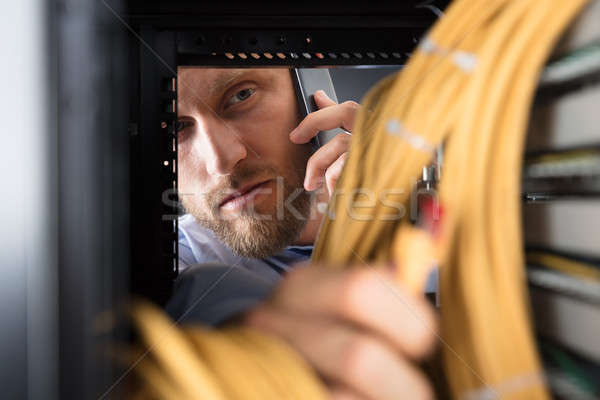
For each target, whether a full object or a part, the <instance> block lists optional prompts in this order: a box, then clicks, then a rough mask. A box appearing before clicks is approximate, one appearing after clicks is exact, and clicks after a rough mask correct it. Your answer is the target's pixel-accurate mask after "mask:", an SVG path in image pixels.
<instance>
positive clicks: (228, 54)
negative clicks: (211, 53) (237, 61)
mask: <svg viewBox="0 0 600 400" xmlns="http://www.w3.org/2000/svg"><path fill="white" fill-rule="evenodd" d="M225 57H227V58H229V59H230V60H233V59H234V58H235V56H234V55H233V54H231V53H225Z"/></svg>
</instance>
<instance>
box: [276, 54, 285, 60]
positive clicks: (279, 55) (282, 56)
mask: <svg viewBox="0 0 600 400" xmlns="http://www.w3.org/2000/svg"><path fill="white" fill-rule="evenodd" d="M277 57H279V58H281V59H283V58H285V54H283V53H277Z"/></svg>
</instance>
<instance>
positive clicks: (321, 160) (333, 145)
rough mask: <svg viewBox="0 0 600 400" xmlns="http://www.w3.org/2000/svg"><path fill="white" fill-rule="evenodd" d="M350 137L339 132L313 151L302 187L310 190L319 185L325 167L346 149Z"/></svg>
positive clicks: (348, 145)
mask: <svg viewBox="0 0 600 400" xmlns="http://www.w3.org/2000/svg"><path fill="white" fill-rule="evenodd" d="M351 139H352V136H350V135H346V134H344V133H340V134H339V135H337V136H335V137H334V138H333V139H331V140H330V141H329V142H328V143H327V144H325V145H323V146H321V147H320V148H319V149H318V150H317V151H315V153H314V154H313V155H312V156H311V157H310V158H309V159H308V163H307V164H306V176H305V177H304V189H306V190H308V191H311V190H315V189H316V188H317V187H319V183H321V182H322V181H323V178H324V176H325V171H327V168H329V167H330V166H331V165H332V164H333V163H334V162H335V161H336V160H337V159H338V158H339V157H340V156H341V155H342V154H344V153H345V152H347V151H348V149H349V148H350V140H351Z"/></svg>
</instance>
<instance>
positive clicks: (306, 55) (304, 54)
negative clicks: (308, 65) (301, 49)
mask: <svg viewBox="0 0 600 400" xmlns="http://www.w3.org/2000/svg"><path fill="white" fill-rule="evenodd" d="M302 55H303V56H304V58H308V59H310V58H311V57H310V54H308V53H302Z"/></svg>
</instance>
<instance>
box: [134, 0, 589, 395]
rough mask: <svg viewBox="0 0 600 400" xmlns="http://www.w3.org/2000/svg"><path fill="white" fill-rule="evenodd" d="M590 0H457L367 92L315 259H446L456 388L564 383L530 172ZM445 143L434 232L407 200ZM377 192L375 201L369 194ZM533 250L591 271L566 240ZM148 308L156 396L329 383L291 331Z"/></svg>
mask: <svg viewBox="0 0 600 400" xmlns="http://www.w3.org/2000/svg"><path fill="white" fill-rule="evenodd" d="M585 3H586V0H455V1H454V2H453V3H452V4H451V5H450V7H449V8H448V10H447V13H446V15H445V16H444V18H442V19H440V20H439V21H438V23H437V24H435V26H434V27H433V28H432V29H431V30H430V32H429V34H428V35H427V37H426V39H425V40H424V41H423V43H422V45H420V46H419V47H418V48H417V49H416V50H415V53H414V54H413V56H412V57H411V60H410V62H409V63H408V65H407V66H406V68H405V69H404V70H403V71H401V72H400V73H398V74H396V75H395V76H394V77H391V78H387V79H385V80H383V81H382V82H380V83H378V84H377V85H376V86H375V87H374V88H373V89H372V90H371V91H369V93H368V94H367V95H366V97H365V98H364V99H363V107H362V108H361V111H360V112H359V114H358V116H357V119H356V122H355V130H354V132H353V139H352V144H351V149H350V156H349V158H348V160H347V162H346V166H345V168H344V171H343V173H342V176H341V177H340V178H339V180H338V183H337V188H336V192H337V193H335V194H334V197H333V198H332V200H331V201H330V205H329V210H328V213H326V218H325V220H324V222H323V225H322V227H321V231H320V233H319V237H318V240H317V243H316V244H315V249H314V252H313V260H315V261H318V262H319V263H320V264H322V265H330V266H331V267H338V268H343V267H344V266H345V265H348V264H352V263H357V262H358V263H363V262H365V263H366V262H377V261H380V262H390V261H393V262H394V263H395V265H396V267H397V271H398V273H397V276H398V280H399V281H400V282H401V283H402V284H404V285H406V286H407V287H408V288H409V290H411V291H412V292H413V293H415V294H418V293H421V292H422V290H423V285H424V282H425V277H426V274H427V273H428V269H429V268H430V266H431V265H432V264H433V263H434V261H437V264H438V265H440V285H441V287H440V290H441V304H442V308H441V320H442V323H441V336H442V338H443V339H444V343H445V346H444V347H443V348H442V350H443V364H444V371H445V375H446V378H447V380H448V383H449V385H450V389H451V393H452V397H453V398H456V399H459V398H487V397H485V396H488V397H489V396H490V395H494V396H496V397H499V398H503V399H534V400H542V399H547V398H549V395H548V392H547V389H546V387H545V385H544V381H543V379H542V376H541V375H542V371H541V366H540V362H539V359H538V354H537V352H536V349H535V345H534V339H533V335H532V331H531V323H530V320H529V310H528V301H527V287H526V282H525V274H524V255H523V252H522V228H521V220H520V215H521V214H520V213H521V203H520V175H521V169H522V155H523V146H524V138H525V133H526V127H527V119H528V115H529V110H530V107H531V105H532V99H533V96H534V92H535V87H536V85H537V79H538V76H539V74H540V71H541V69H542V67H543V65H544V62H545V60H546V59H547V58H548V55H549V52H550V50H551V48H552V46H553V45H554V43H555V42H556V40H557V38H558V36H559V35H560V34H561V32H563V31H564V29H565V27H566V26H567V24H568V23H569V22H570V21H571V20H572V19H573V18H574V17H575V15H576V14H577V13H578V11H579V10H581V9H582V7H583V6H584V5H585ZM442 144H443V145H444V147H445V159H444V164H443V174H442V181H441V184H440V190H439V200H440V203H441V205H442V207H443V210H444V212H443V220H442V225H441V234H440V235H439V237H436V238H433V237H431V235H429V234H426V233H425V232H423V231H421V230H420V229H418V228H415V227H414V226H412V225H411V224H410V222H409V221H408V218H407V215H406V213H407V212H408V210H409V207H410V201H411V199H410V195H411V191H412V189H413V186H414V182H415V179H416V178H417V177H418V176H419V174H420V172H421V171H422V169H423V167H424V166H426V165H427V164H428V163H429V162H430V161H431V159H432V155H433V151H434V150H435V148H436V147H437V146H440V145H442ZM369 196H375V198H376V199H375V200H376V205H375V207H370V208H369V207H356V206H355V205H356V203H355V202H357V201H364V200H365V198H368V197H369ZM402 212H404V215H399V213H400V214H402ZM328 216H331V218H330V217H328ZM399 217H402V218H399ZM528 257H529V259H530V260H535V261H538V262H540V263H542V264H544V265H547V266H549V267H551V268H555V269H559V270H562V271H565V272H567V273H571V274H578V275H580V276H581V275H582V274H588V275H589V273H590V270H589V269H585V268H583V269H582V268H580V267H581V266H580V265H578V264H577V263H573V262H565V260H564V259H558V258H556V257H554V256H548V255H544V254H531V255H529V256H528ZM594 276H595V275H594ZM134 318H135V320H136V322H137V324H138V326H139V329H140V331H141V333H142V336H143V338H144V340H145V342H146V343H147V344H149V345H150V348H151V353H152V354H151V357H149V358H148V359H145V360H144V361H143V362H141V363H140V365H139V371H138V373H139V375H140V376H141V377H142V378H143V379H145V380H146V382H147V386H145V390H146V391H148V392H150V393H152V394H153V395H154V396H155V397H159V398H167V399H168V398H184V399H185V398H190V399H191V398H203V399H233V400H237V399H242V398H244V399H245V398H256V399H290V400H292V399H325V398H326V397H327V394H326V391H325V389H324V387H323V384H322V383H321V382H320V381H319V379H318V378H317V376H316V375H315V373H314V371H312V370H311V368H310V367H309V366H308V365H307V364H306V362H305V361H304V360H303V359H302V358H301V357H300V356H299V355H298V354H296V352H295V351H293V350H292V349H291V348H290V347H289V346H288V345H287V344H285V343H282V342H281V341H280V340H278V339H276V338H273V337H270V336H267V335H263V334H260V333H258V332H255V331H252V330H247V329H244V328H242V327H239V326H233V327H228V328H223V329H218V330H214V329H204V328H199V327H194V328H185V329H179V328H176V327H174V326H173V325H171V324H170V323H169V322H168V321H167V320H166V318H165V317H164V316H162V314H161V313H159V312H158V311H156V310H153V309H152V308H151V307H150V306H147V305H141V306H139V307H137V308H136V311H135V312H134Z"/></svg>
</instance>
